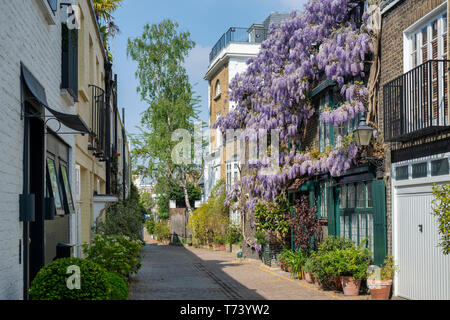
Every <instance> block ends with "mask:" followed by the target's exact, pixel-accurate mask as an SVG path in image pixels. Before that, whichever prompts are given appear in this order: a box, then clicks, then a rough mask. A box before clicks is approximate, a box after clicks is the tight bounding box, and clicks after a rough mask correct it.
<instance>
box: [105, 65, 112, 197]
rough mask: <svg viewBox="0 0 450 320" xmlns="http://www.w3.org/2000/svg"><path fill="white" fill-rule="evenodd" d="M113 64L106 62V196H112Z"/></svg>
mask: <svg viewBox="0 0 450 320" xmlns="http://www.w3.org/2000/svg"><path fill="white" fill-rule="evenodd" d="M111 71H112V63H111V62H109V61H105V89H106V90H105V91H106V100H105V102H106V103H105V104H106V108H105V110H106V136H105V142H106V143H105V145H106V146H105V156H106V194H107V195H110V194H111V113H110V109H111V82H112V75H111Z"/></svg>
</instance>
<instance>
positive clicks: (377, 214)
mask: <svg viewBox="0 0 450 320" xmlns="http://www.w3.org/2000/svg"><path fill="white" fill-rule="evenodd" d="M372 197H373V210H374V227H373V228H374V253H373V256H374V264H376V265H381V264H382V263H383V261H384V259H385V257H386V251H387V250H386V188H385V183H384V180H377V181H373V182H372Z"/></svg>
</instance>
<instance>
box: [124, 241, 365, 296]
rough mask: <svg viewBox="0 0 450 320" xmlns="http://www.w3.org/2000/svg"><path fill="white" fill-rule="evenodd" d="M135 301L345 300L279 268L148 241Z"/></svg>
mask: <svg viewBox="0 0 450 320" xmlns="http://www.w3.org/2000/svg"><path fill="white" fill-rule="evenodd" d="M143 253H144V258H143V261H142V268H141V269H140V271H139V272H138V274H137V275H136V276H135V277H134V279H133V282H132V285H131V295H130V299H132V300H166V299H169V300H171V299H172V300H330V299H331V300H336V299H346V300H347V299H368V297H367V296H359V297H345V296H343V294H342V293H338V292H334V291H322V290H319V289H318V288H317V287H315V286H314V285H311V284H308V283H306V282H305V281H302V280H294V279H291V278H290V275H289V273H287V272H284V271H281V270H280V269H279V268H269V267H266V266H264V265H262V264H261V263H260V262H259V261H253V260H242V259H236V255H235V254H232V253H227V252H221V251H210V250H207V249H196V248H192V247H189V248H187V247H182V246H162V245H158V244H157V243H154V242H151V241H149V240H148V241H147V245H146V246H145V247H144V249H143Z"/></svg>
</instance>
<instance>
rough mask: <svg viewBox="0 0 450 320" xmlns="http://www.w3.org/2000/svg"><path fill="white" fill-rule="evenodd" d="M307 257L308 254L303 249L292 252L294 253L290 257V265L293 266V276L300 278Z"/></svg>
mask: <svg viewBox="0 0 450 320" xmlns="http://www.w3.org/2000/svg"><path fill="white" fill-rule="evenodd" d="M306 259H307V256H306V254H305V253H304V252H303V251H301V250H296V251H295V252H292V255H291V256H290V257H289V258H288V265H290V266H291V275H292V276H293V277H297V278H300V273H301V272H302V270H303V265H304V264H305V262H306Z"/></svg>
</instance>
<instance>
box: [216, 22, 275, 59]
mask: <svg viewBox="0 0 450 320" xmlns="http://www.w3.org/2000/svg"><path fill="white" fill-rule="evenodd" d="M266 38H267V30H264V29H256V30H255V31H254V32H252V33H250V34H249V32H248V28H236V27H231V28H230V29H228V31H227V32H225V33H224V34H223V35H222V37H221V38H220V39H219V41H217V42H216V44H215V45H214V47H213V48H212V50H211V53H210V54H209V62H212V61H213V60H214V58H215V57H217V55H218V54H219V53H220V51H221V50H222V49H223V48H225V47H226V46H227V45H228V44H229V43H232V42H238V43H239V42H240V43H246V42H248V43H251V42H254V43H260V42H262V41H264V40H265V39H266Z"/></svg>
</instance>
